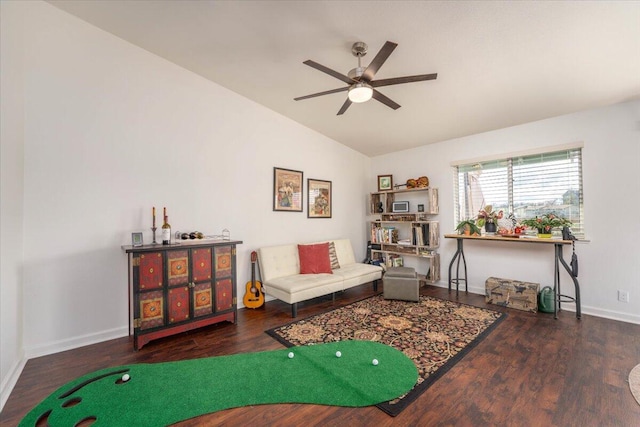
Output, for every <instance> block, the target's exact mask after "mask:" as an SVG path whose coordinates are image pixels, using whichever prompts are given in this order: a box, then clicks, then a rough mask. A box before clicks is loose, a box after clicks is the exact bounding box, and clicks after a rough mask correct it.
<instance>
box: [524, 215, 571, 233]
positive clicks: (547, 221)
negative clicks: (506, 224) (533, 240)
mask: <svg viewBox="0 0 640 427" xmlns="http://www.w3.org/2000/svg"><path fill="white" fill-rule="evenodd" d="M521 223H522V224H523V225H526V226H527V227H529V228H535V229H536V230H537V231H538V237H539V238H541V239H549V238H551V236H552V233H551V232H552V231H553V229H554V228H562V227H569V226H571V221H569V220H568V219H566V218H562V217H559V216H556V215H555V214H553V213H548V214H544V215H542V216H540V217H538V216H536V217H535V218H531V219H525V220H522V221H521Z"/></svg>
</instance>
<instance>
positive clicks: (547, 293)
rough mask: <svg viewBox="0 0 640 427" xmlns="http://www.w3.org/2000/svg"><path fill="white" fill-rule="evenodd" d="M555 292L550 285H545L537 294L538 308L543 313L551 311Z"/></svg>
mask: <svg viewBox="0 0 640 427" xmlns="http://www.w3.org/2000/svg"><path fill="white" fill-rule="evenodd" d="M554 300H555V294H554V293H553V288H552V287H551V286H545V287H544V288H542V290H541V291H540V293H539V294H538V310H540V311H541V312H543V313H553V309H554V302H555V301H554Z"/></svg>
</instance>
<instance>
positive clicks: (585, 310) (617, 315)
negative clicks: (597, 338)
mask: <svg viewBox="0 0 640 427" xmlns="http://www.w3.org/2000/svg"><path fill="white" fill-rule="evenodd" d="M435 286H438V287H440V288H448V287H449V285H448V284H447V283H443V282H442V281H440V282H438V283H437V284H436V285H435ZM451 292H455V288H452V289H451ZM460 292H464V285H463V286H460ZM469 293H472V294H478V295H484V294H485V289H484V288H480V287H476V286H469ZM572 304H573V303H566V304H562V310H563V311H570V312H572V313H575V312H576V308H575V306H574V305H572ZM582 314H587V315H589V316H595V317H602V318H604V319H611V320H618V321H620V322H627V323H635V324H637V325H640V316H638V315H635V314H630V313H624V312H620V311H613V310H605V309H602V308H597V307H591V306H585V305H583V306H582Z"/></svg>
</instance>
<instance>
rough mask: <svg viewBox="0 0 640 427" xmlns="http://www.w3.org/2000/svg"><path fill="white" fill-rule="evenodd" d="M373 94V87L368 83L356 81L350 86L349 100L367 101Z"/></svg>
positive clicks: (356, 101)
mask: <svg viewBox="0 0 640 427" xmlns="http://www.w3.org/2000/svg"><path fill="white" fill-rule="evenodd" d="M372 96H373V88H372V87H371V86H369V85H368V84H366V83H362V82H360V83H356V84H354V85H352V86H351V87H350V88H349V100H350V101H351V102H355V103H360V102H367V101H368V100H370V99H371V97H372Z"/></svg>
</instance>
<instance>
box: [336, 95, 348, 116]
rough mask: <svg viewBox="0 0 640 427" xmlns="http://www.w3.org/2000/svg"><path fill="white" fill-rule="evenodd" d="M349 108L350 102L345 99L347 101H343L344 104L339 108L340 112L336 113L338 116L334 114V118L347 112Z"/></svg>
mask: <svg viewBox="0 0 640 427" xmlns="http://www.w3.org/2000/svg"><path fill="white" fill-rule="evenodd" d="M350 106H351V100H350V99H349V98H347V100H346V101H344V104H342V107H341V108H340V111H338V114H336V116H341V115H342V114H344V112H345V111H347V108H349V107H350Z"/></svg>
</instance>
